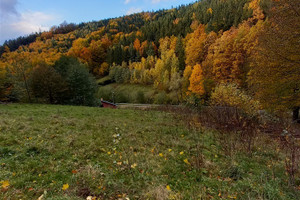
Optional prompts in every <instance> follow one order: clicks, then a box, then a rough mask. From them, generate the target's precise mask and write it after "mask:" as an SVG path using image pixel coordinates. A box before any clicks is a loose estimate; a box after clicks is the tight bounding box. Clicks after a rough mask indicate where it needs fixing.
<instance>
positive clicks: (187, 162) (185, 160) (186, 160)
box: [183, 158, 191, 165]
mask: <svg viewBox="0 0 300 200" xmlns="http://www.w3.org/2000/svg"><path fill="white" fill-rule="evenodd" d="M183 162H185V163H186V164H188V165H190V164H191V163H190V162H189V160H188V159H187V158H186V159H184V160H183Z"/></svg>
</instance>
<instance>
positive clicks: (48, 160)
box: [0, 104, 300, 200]
mask: <svg viewBox="0 0 300 200" xmlns="http://www.w3.org/2000/svg"><path fill="white" fill-rule="evenodd" d="M0 114H1V118H0V133H1V134H0V163H1V166H0V168H1V170H0V187H1V188H0V191H1V193H0V198H1V199H38V198H39V197H41V196H42V195H43V198H42V199H68V200H70V199H86V198H87V197H88V196H92V197H96V198H97V199H98V198H99V199H212V198H214V199H289V200H291V199H298V197H299V195H300V194H299V190H297V189H294V188H293V187H290V186H289V185H288V184H287V182H288V176H287V175H286V174H285V173H284V172H285V158H286V157H285V154H284V151H281V150H280V149H278V148H279V146H278V145H277V143H276V142H274V140H273V139H271V138H269V137H264V136H259V137H258V138H256V139H255V143H256V145H255V148H254V150H253V153H252V156H249V154H248V153H247V152H246V151H244V150H242V149H243V145H242V146H239V145H238V146H237V148H239V150H237V149H236V150H235V151H233V152H232V153H233V154H232V155H229V154H227V153H226V151H227V150H226V145H225V144H224V143H223V142H222V140H221V139H220V137H219V136H220V135H219V134H218V133H217V132H215V131H211V130H205V129H203V128H200V127H198V128H197V126H196V125H195V126H192V127H191V126H190V128H189V126H188V124H190V123H191V122H192V121H185V120H182V119H183V118H181V117H180V115H178V114H177V115H173V114H171V113H169V112H162V111H140V110H128V109H116V110H113V109H102V108H90V107H74V106H54V105H27V104H22V105H21V104H9V105H0ZM190 119H191V118H190ZM190 119H189V120H190ZM185 122H189V123H185ZM223 145H225V146H223Z"/></svg>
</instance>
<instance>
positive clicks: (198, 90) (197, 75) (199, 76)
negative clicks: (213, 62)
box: [189, 64, 205, 96]
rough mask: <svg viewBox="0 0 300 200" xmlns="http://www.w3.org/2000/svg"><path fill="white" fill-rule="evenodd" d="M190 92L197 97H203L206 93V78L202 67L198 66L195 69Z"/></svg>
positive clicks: (191, 78) (191, 77)
mask: <svg viewBox="0 0 300 200" xmlns="http://www.w3.org/2000/svg"><path fill="white" fill-rule="evenodd" d="M189 81H190V86H189V91H191V92H192V93H193V94H196V95H197V96H201V95H203V94H204V93H205V90H204V84H203V82H204V77H203V71H202V67H201V65H199V64H197V65H195V66H194V67H193V71H192V74H191V76H190V79H189Z"/></svg>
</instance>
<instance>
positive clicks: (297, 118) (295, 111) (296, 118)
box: [293, 107, 300, 123]
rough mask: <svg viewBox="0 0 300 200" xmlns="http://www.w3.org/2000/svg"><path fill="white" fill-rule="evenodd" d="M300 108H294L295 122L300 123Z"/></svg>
mask: <svg viewBox="0 0 300 200" xmlns="http://www.w3.org/2000/svg"><path fill="white" fill-rule="evenodd" d="M299 110H300V107H295V108H293V122H297V123H300V119H299Z"/></svg>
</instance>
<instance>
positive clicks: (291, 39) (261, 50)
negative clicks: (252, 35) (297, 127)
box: [249, 0, 300, 122]
mask: <svg viewBox="0 0 300 200" xmlns="http://www.w3.org/2000/svg"><path fill="white" fill-rule="evenodd" d="M273 3H274V6H273V7H272V9H271V10H270V16H271V17H270V19H269V21H267V22H266V24H265V26H264V28H263V30H262V31H261V34H260V35H259V42H258V46H257V51H256V53H255V55H254V56H253V65H252V70H251V73H250V78H249V82H250V83H251V84H252V88H253V91H254V92H255V94H256V96H257V97H258V98H259V99H260V100H261V102H263V103H264V104H265V105H266V106H268V107H271V108H273V109H279V108H287V109H292V110H293V120H295V121H298V122H299V121H300V120H299V108H300V51H299V49H300V23H299V21H300V4H299V1H298V0H278V1H275V2H273Z"/></svg>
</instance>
